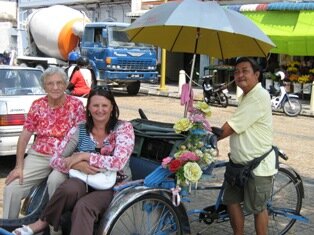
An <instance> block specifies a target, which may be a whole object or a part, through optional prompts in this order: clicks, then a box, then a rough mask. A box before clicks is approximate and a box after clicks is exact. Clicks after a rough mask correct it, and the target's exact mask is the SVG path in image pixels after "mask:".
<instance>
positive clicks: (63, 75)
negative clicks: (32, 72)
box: [41, 67, 68, 88]
mask: <svg viewBox="0 0 314 235" xmlns="http://www.w3.org/2000/svg"><path fill="white" fill-rule="evenodd" d="M55 74H57V75H59V76H60V77H61V78H62V79H63V80H64V83H65V84H66V85H67V84H68V76H67V74H66V73H65V71H64V69H62V68H59V67H49V68H48V69H46V70H45V71H44V72H43V74H42V75H41V86H42V87H43V88H44V87H45V80H46V79H47V78H48V77H51V76H53V75H55Z"/></svg>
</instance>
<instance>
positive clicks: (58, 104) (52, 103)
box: [48, 95, 65, 109]
mask: <svg viewBox="0 0 314 235" xmlns="http://www.w3.org/2000/svg"><path fill="white" fill-rule="evenodd" d="M64 103H65V95H64V96H62V97H61V98H59V99H56V100H55V99H49V98H48V105H49V106H50V108H53V109H54V108H59V107H62V106H63V104H64Z"/></svg>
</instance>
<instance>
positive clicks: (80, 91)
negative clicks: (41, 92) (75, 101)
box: [67, 57, 96, 96]
mask: <svg viewBox="0 0 314 235" xmlns="http://www.w3.org/2000/svg"><path fill="white" fill-rule="evenodd" d="M95 80H96V79H95V75H94V73H93V71H92V69H90V68H89V59H88V58H87V57H80V58H78V60H77V68H74V71H73V73H72V76H71V77H70V78H69V84H68V87H67V90H68V91H69V93H70V94H71V95H75V96H87V95H88V94H89V92H90V90H91V88H92V86H94V83H95Z"/></svg>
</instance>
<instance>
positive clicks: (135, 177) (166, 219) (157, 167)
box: [0, 119, 307, 235]
mask: <svg viewBox="0 0 314 235" xmlns="http://www.w3.org/2000/svg"><path fill="white" fill-rule="evenodd" d="M132 124H133V127H134V130H135V135H136V143H135V148H134V151H133V154H132V156H131V158H130V163H129V164H130V168H131V172H132V181H128V182H123V183H120V184H117V185H116V186H115V187H114V190H115V196H114V199H113V200H112V202H111V204H110V206H109V209H108V210H107V211H106V213H105V214H104V215H103V216H102V219H101V220H100V221H99V222H98V223H97V224H95V231H94V234H99V235H100V234H111V235H120V234H126V235H135V234H137V235H157V234H158V235H160V234H165V235H166V234H191V232H192V230H191V226H193V224H194V223H202V224H203V225H205V226H209V225H211V224H212V223H213V222H217V223H221V222H225V221H228V213H227V211H226V208H225V206H224V205H222V204H221V199H222V196H223V182H224V181H223V177H222V179H221V182H220V183H219V185H218V186H217V185H211V184H210V179H209V178H210V177H207V178H206V174H204V177H205V179H206V180H205V181H207V182H206V186H201V185H200V186H198V187H197V188H196V187H190V189H191V190H196V189H197V191H196V193H198V192H199V191H200V190H216V191H217V192H218V194H217V195H218V196H217V199H215V203H214V204H212V205H211V204H208V205H207V206H206V207H205V208H192V209H191V210H188V209H187V206H186V203H188V199H189V192H188V191H186V190H181V192H179V193H178V191H176V190H175V189H177V187H176V179H175V176H174V174H173V173H171V172H170V171H169V170H168V169H165V168H164V167H162V166H161V160H162V159H163V158H164V157H165V156H173V154H174V152H175V151H176V150H177V149H178V148H179V146H180V144H181V143H182V142H184V141H185V140H186V138H187V137H188V136H187V135H184V134H177V133H175V132H174V130H173V124H172V123H161V122H156V121H150V120H146V119H135V120H133V121H132ZM213 132H215V133H217V131H213ZM207 137H208V138H207V140H206V141H207V144H208V145H211V146H212V147H215V146H216V140H217V139H216V134H214V133H211V135H210V136H207ZM279 155H280V157H281V158H282V159H284V160H286V159H287V157H286V155H285V154H284V153H283V152H281V151H279ZM225 164H226V162H224V161H215V162H214V163H212V164H210V166H209V167H208V169H209V170H208V171H207V172H206V173H207V176H210V175H214V174H215V173H214V172H215V170H219V169H220V170H221V169H222V170H223V169H224V167H225ZM207 179H208V180H207ZM303 197H304V188H303V183H302V179H301V177H300V175H299V174H298V173H297V172H295V171H294V170H293V169H292V168H290V167H289V166H287V165H285V164H283V163H280V167H279V171H278V174H277V175H276V177H275V180H274V184H273V192H272V197H271V200H270V201H269V203H268V213H269V234H285V233H286V232H287V231H288V230H289V229H290V228H291V227H292V226H293V225H294V223H295V222H296V221H305V222H306V221H307V219H306V218H305V217H303V216H301V214H300V211H301V207H302V199H303ZM180 199H181V200H180ZM47 200H48V194H47V188H46V184H45V182H42V183H41V184H40V185H38V186H37V187H35V188H34V189H33V190H32V192H31V193H30V194H29V196H28V197H27V198H26V200H25V201H24V205H23V208H22V213H23V214H24V217H22V218H19V219H13V220H4V219H0V234H10V233H7V232H6V231H5V229H6V230H8V231H12V230H14V229H15V228H16V227H20V226H21V225H22V224H29V223H31V222H34V221H35V220H36V219H37V218H38V217H39V214H40V212H41V211H42V210H43V208H44V206H45V204H46V203H47ZM65 218H66V216H65ZM62 227H63V234H67V233H68V231H67V230H68V229H69V227H70V226H69V222H68V221H67V220H66V219H65V221H64V222H63V224H62ZM197 227H198V226H197ZM45 234H49V232H48V231H46V232H45ZM193 234H194V232H193ZM198 234H201V231H198Z"/></svg>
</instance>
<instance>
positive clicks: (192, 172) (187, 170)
mask: <svg viewBox="0 0 314 235" xmlns="http://www.w3.org/2000/svg"><path fill="white" fill-rule="evenodd" d="M183 169H184V177H185V178H186V179H187V180H188V181H190V182H192V183H196V182H197V181H198V180H199V179H200V178H201V176H202V173H203V172H202V169H201V168H200V166H199V165H198V164H197V163H196V162H188V163H186V164H185V165H184V167H183Z"/></svg>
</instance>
